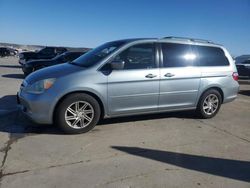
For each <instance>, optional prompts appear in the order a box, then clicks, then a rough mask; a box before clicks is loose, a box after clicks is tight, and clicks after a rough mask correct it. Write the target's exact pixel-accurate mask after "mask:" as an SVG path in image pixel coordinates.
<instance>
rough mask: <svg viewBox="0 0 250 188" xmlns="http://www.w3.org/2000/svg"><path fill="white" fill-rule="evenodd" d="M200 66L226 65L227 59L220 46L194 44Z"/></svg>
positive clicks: (227, 63)
mask: <svg viewBox="0 0 250 188" xmlns="http://www.w3.org/2000/svg"><path fill="white" fill-rule="evenodd" d="M196 49H197V51H198V54H199V58H198V59H199V64H200V66H227V65H229V62H228V59H227V57H226V56H225V53H224V51H223V50H222V49H221V48H216V47H210V46H196Z"/></svg>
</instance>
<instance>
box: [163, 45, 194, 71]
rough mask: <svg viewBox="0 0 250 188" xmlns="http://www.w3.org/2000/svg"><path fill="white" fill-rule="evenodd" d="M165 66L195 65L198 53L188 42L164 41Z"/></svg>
mask: <svg viewBox="0 0 250 188" xmlns="http://www.w3.org/2000/svg"><path fill="white" fill-rule="evenodd" d="M162 53H163V67H188V66H194V62H195V60H196V58H197V57H196V54H194V53H193V51H192V48H191V46H190V45H188V44H175V43H162Z"/></svg>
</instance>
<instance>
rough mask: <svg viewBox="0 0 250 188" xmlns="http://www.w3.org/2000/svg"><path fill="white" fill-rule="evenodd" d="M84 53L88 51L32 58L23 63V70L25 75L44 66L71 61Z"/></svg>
mask: <svg viewBox="0 0 250 188" xmlns="http://www.w3.org/2000/svg"><path fill="white" fill-rule="evenodd" d="M84 53H86V52H64V53H63V54H60V55H58V56H56V57H54V58H52V59H39V60H30V61H28V62H26V63H25V64H23V65H22V70H23V73H24V75H25V76H27V75H29V74H30V73H32V72H34V71H36V70H39V69H42V68H44V67H49V66H52V65H57V64H61V63H66V62H71V61H73V60H75V59H76V58H78V57H80V56H81V55H83V54H84Z"/></svg>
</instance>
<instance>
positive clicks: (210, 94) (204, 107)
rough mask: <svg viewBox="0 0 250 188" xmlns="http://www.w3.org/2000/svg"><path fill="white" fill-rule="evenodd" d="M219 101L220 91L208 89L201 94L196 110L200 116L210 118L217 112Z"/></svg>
mask: <svg viewBox="0 0 250 188" xmlns="http://www.w3.org/2000/svg"><path fill="white" fill-rule="evenodd" d="M221 103H222V97H221V94H220V92H219V91H217V90H215V89H210V90H208V91H206V92H205V93H204V94H203V95H202V96H201V98H200V101H199V103H198V106H197V109H196V112H197V113H198V114H199V116H200V117H201V118H204V119H209V118H212V117H214V116H215V115H216V114H217V113H218V111H219V109H220V106H221Z"/></svg>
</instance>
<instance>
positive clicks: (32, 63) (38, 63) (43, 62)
mask: <svg viewBox="0 0 250 188" xmlns="http://www.w3.org/2000/svg"><path fill="white" fill-rule="evenodd" d="M52 61H53V60H51V59H39V60H30V61H27V62H26V63H25V65H27V66H34V65H41V64H48V63H50V62H52Z"/></svg>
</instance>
